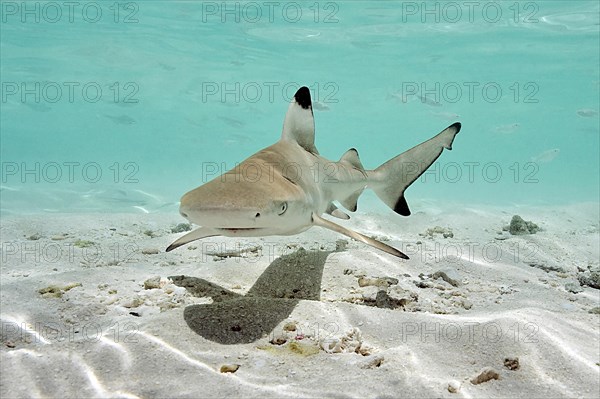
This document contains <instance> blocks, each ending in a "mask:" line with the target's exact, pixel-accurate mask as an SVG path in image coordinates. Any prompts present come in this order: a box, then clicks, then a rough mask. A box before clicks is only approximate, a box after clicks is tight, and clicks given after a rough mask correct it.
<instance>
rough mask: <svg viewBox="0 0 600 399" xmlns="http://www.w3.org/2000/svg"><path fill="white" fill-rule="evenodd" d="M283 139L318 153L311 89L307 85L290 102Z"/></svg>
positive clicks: (284, 122) (284, 123) (284, 124)
mask: <svg viewBox="0 0 600 399" xmlns="http://www.w3.org/2000/svg"><path fill="white" fill-rule="evenodd" d="M281 139H282V140H291V141H295V142H297V143H298V144H300V146H301V147H302V148H304V149H305V150H306V151H308V152H311V153H313V154H318V151H317V148H316V147H315V119H314V117H313V110H312V102H311V100H310V90H309V89H308V87H306V86H302V87H301V88H299V89H298V91H297V92H296V94H294V98H292V101H291V102H290V106H289V107H288V110H287V114H285V119H284V121H283V132H282V133H281Z"/></svg>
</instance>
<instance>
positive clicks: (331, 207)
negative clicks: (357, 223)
mask: <svg viewBox="0 0 600 399" xmlns="http://www.w3.org/2000/svg"><path fill="white" fill-rule="evenodd" d="M325 212H327V213H328V214H330V215H331V216H335V217H336V218H338V219H344V220H348V219H350V216H349V215H348V214H346V213H345V212H342V211H340V210H339V209H338V207H337V206H335V205H334V204H333V202H330V203H329V206H328V207H327V210H326V211H325Z"/></svg>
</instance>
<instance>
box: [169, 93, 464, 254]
mask: <svg viewBox="0 0 600 399" xmlns="http://www.w3.org/2000/svg"><path fill="white" fill-rule="evenodd" d="M460 128H461V125H460V123H458V122H457V123H454V124H452V125H450V126H449V127H448V128H446V129H444V130H443V131H442V132H441V133H439V134H438V135H436V136H435V137H433V138H431V139H429V140H427V141H425V142H423V143H421V144H419V145H417V146H415V147H413V148H412V149H410V150H408V151H406V152H404V153H402V154H400V155H398V156H396V157H394V158H392V159H391V160H389V161H387V162H386V163H384V164H383V165H381V166H379V167H378V168H377V169H374V170H365V168H364V167H363V165H362V164H361V162H360V159H359V157H358V152H357V151H356V150H355V149H354V148H352V149H350V150H348V151H347V152H346V153H345V154H344V155H343V156H342V157H341V159H340V160H339V161H337V162H333V161H330V160H327V159H326V158H324V157H322V156H321V155H320V154H319V152H318V151H317V149H316V147H315V144H314V137H315V127H314V117H313V111H312V102H311V98H310V91H309V89H308V88H307V87H301V88H300V89H299V90H298V91H297V92H296V94H295V95H294V98H293V99H292V101H291V103H290V105H289V108H288V111H287V114H286V116H285V120H284V124H283V132H282V135H281V138H280V140H279V141H278V142H276V143H275V144H273V145H271V146H269V147H267V148H265V149H263V150H261V151H259V152H257V153H256V154H254V155H252V156H251V157H249V158H248V159H246V160H245V161H243V162H242V163H240V164H239V165H237V166H236V167H235V168H234V169H232V170H230V171H228V172H226V173H224V174H222V175H221V176H219V177H217V178H215V179H213V180H211V181H209V182H208V183H206V184H203V185H202V186H200V187H198V188H196V189H194V190H192V191H190V192H188V193H186V194H185V195H184V196H183V197H182V198H181V205H180V213H181V215H182V216H183V217H185V218H186V219H187V220H189V221H190V222H192V223H194V224H197V225H200V226H202V227H199V228H198V229H196V230H193V231H191V232H190V233H187V234H185V235H184V236H182V237H180V238H178V239H177V240H176V241H174V242H173V243H172V244H171V245H169V247H168V248H167V249H166V250H167V252H168V251H171V250H173V249H175V248H177V247H179V246H181V245H185V244H187V243H190V242H192V241H195V240H199V239H202V238H206V237H212V236H226V237H259V236H269V235H293V234H298V233H301V232H303V231H305V230H308V229H309V228H311V227H313V226H320V227H324V228H327V229H330V230H333V231H336V232H338V233H341V234H344V235H346V236H348V237H351V238H353V239H355V240H358V241H362V242H364V243H366V244H368V245H371V246H373V247H375V248H378V249H380V250H382V251H385V252H387V253H389V254H392V255H394V256H397V257H400V258H403V259H408V256H406V255H405V254H404V253H402V252H400V251H399V250H397V249H396V248H393V247H391V246H389V245H387V244H384V243H382V242H379V241H377V240H374V239H372V238H370V237H367V236H365V235H362V234H360V233H357V232H355V231H353V230H350V229H348V228H345V227H343V226H341V225H339V224H337V223H334V222H332V221H330V220H328V219H325V218H323V217H322V215H323V214H324V213H327V214H329V215H332V216H334V217H337V218H340V219H349V218H350V216H348V215H347V214H346V213H345V212H343V211H342V210H340V209H339V208H338V207H337V206H336V205H335V204H334V201H336V202H338V203H340V204H341V205H342V206H343V207H344V208H345V209H347V210H348V211H350V212H354V211H356V209H357V200H358V197H359V196H360V194H361V193H362V192H363V190H364V189H365V188H367V187H369V188H371V189H373V190H374V191H375V193H376V194H377V196H378V197H379V198H380V199H381V200H382V201H383V202H384V203H386V204H387V205H388V206H389V207H390V208H391V209H393V210H394V211H395V212H396V213H398V214H400V215H403V216H408V215H410V210H409V207H408V204H407V202H406V200H405V198H404V191H405V190H406V188H407V187H408V186H410V185H411V184H412V183H413V182H414V181H415V180H416V179H417V178H418V177H419V176H420V175H421V174H423V172H425V170H427V168H428V167H429V166H430V165H431V164H432V163H433V162H434V161H435V160H436V159H437V158H438V157H439V156H440V154H441V153H442V151H443V149H444V148H446V149H449V150H451V149H452V142H453V141H454V137H455V136H456V134H457V133H458V132H459V131H460Z"/></svg>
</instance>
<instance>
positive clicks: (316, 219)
mask: <svg viewBox="0 0 600 399" xmlns="http://www.w3.org/2000/svg"><path fill="white" fill-rule="evenodd" d="M312 221H313V224H314V225H315V226H320V227H324V228H326V229H329V230H333V231H335V232H337V233H340V234H343V235H345V236H348V237H350V238H353V239H355V240H357V241H362V242H364V243H365V244H367V245H370V246H372V247H375V248H377V249H380V250H382V251H384V252H387V253H388V254H390V255H394V256H397V257H399V258H402V259H409V258H408V256H406V254H404V253H402V252H400V251H398V250H397V249H396V248H394V247H390V246H389V245H387V244H384V243H382V242H379V241H377V240H374V239H372V238H370V237H367V236H364V235H362V234H360V233H357V232H356V231H353V230H350V229H347V228H345V227H342V226H340V225H339V224H335V223H333V222H331V221H329V220H326V219H323V218H322V217H320V216H319V215H317V214H316V213H314V212H313V214H312Z"/></svg>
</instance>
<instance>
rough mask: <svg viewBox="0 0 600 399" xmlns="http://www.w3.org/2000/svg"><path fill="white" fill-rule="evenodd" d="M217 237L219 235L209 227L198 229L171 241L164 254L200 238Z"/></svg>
mask: <svg viewBox="0 0 600 399" xmlns="http://www.w3.org/2000/svg"><path fill="white" fill-rule="evenodd" d="M218 235H220V234H218V233H217V232H215V231H214V230H213V229H211V228H209V227H199V228H197V229H196V230H194V231H191V232H189V233H187V234H185V235H183V236H181V237H179V238H178V239H176V240H175V241H173V243H172V244H171V245H169V246H168V247H167V249H166V252H169V251H172V250H174V249H175V248H179V247H180V246H182V245H185V244H188V243H190V242H192V241H196V240H200V239H202V238H207V237H214V236H218Z"/></svg>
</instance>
